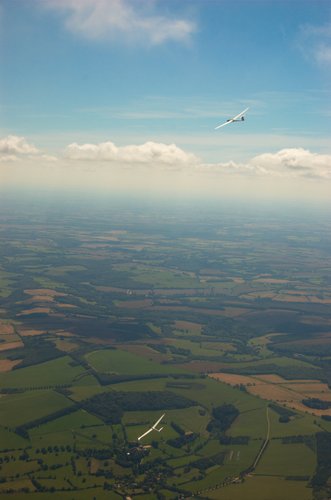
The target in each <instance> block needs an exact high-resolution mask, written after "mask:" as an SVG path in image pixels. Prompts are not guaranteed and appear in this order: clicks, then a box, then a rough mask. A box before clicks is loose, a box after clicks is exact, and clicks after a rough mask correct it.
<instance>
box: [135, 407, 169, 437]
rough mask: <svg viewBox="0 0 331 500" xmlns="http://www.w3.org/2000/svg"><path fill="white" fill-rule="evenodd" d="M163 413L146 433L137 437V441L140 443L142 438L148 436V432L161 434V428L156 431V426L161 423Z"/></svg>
mask: <svg viewBox="0 0 331 500" xmlns="http://www.w3.org/2000/svg"><path fill="white" fill-rule="evenodd" d="M164 415H165V413H163V415H162V416H161V417H160V418H159V420H157V421H156V422H155V424H153V425H152V427H151V428H150V429H148V431H146V432H144V434H142V435H141V436H139V437H138V441H140V440H141V439H142V438H143V437H145V436H147V434H149V433H150V432H152V431H157V432H161V431H162V429H163V427H161V428H160V429H157V426H158V425H159V423H160V422H161V420H162V419H163V417H164Z"/></svg>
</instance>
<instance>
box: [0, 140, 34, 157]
mask: <svg viewBox="0 0 331 500" xmlns="http://www.w3.org/2000/svg"><path fill="white" fill-rule="evenodd" d="M38 153H39V150H38V149H37V148H36V147H35V146H34V145H33V144H29V143H28V142H27V140H26V139H25V138H24V137H18V136H17V135H8V136H7V137H4V138H3V139H0V155H1V156H2V155H3V156H12V157H13V155H27V154H28V155H35V154H38ZM12 159H13V158H12Z"/></svg>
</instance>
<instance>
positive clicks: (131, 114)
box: [0, 0, 331, 189]
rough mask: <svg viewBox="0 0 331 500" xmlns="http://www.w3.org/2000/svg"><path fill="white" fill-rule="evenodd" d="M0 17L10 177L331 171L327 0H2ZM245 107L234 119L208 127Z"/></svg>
mask: <svg viewBox="0 0 331 500" xmlns="http://www.w3.org/2000/svg"><path fill="white" fill-rule="evenodd" d="M137 6H139V8H138V7H137ZM0 19H1V35H0V36H1V38H0V42H1V66H2V68H3V71H2V72H1V77H0V104H1V114H0V119H1V125H0V132H1V137H2V139H1V140H2V142H1V140H0V153H1V151H2V155H3V161H2V162H1V163H2V164H6V165H7V167H6V168H7V169H10V168H12V167H11V165H13V164H15V165H16V167H15V168H14V169H12V172H17V165H18V163H20V164H22V163H23V161H24V159H26V161H27V164H28V162H29V160H30V157H31V155H34V160H35V162H34V163H36V162H37V161H38V162H39V164H40V165H41V162H44V163H45V164H46V163H47V162H48V163H51V162H52V165H53V166H52V167H51V168H52V169H54V168H56V167H55V164H56V166H57V167H58V166H60V167H61V169H62V173H63V171H65V168H66V164H67V163H68V162H69V160H74V161H75V162H76V163H75V164H76V166H77V161H79V162H81V163H84V162H86V161H87V160H88V161H89V162H91V160H95V161H96V162H97V161H100V162H105V163H103V165H105V164H107V165H108V167H109V168H112V167H114V165H115V164H116V165H115V167H116V168H118V169H120V168H121V166H120V165H122V166H123V163H125V167H128V163H130V165H131V166H132V164H135V163H137V164H139V165H141V164H142V163H144V164H147V163H151V161H152V160H155V158H159V159H160V163H161V164H166V165H167V166H168V167H169V165H171V166H172V169H173V170H176V169H178V168H179V167H178V165H182V164H183V162H184V159H185V161H186V162H187V163H189V162H192V161H193V163H194V164H195V168H196V169H197V170H199V172H202V171H204V172H206V171H213V175H214V174H215V172H216V171H217V172H219V173H220V175H221V176H222V175H226V176H229V174H230V175H232V173H231V164H232V163H233V174H234V175H236V176H238V175H239V176H240V175H245V176H246V177H247V173H249V174H251V173H252V171H254V173H256V171H257V170H258V169H257V168H256V164H257V163H258V164H259V172H258V175H262V174H263V172H264V170H265V169H267V170H268V169H269V170H270V171H272V173H271V175H274V174H275V175H276V176H279V175H280V176H284V177H286V175H285V173H286V171H288V172H289V174H291V175H289V178H292V177H293V171H294V170H295V168H296V167H298V168H297V170H296V172H297V174H298V177H300V178H302V177H311V178H315V177H321V178H323V179H326V181H327V180H328V179H329V176H330V177H331V167H330V170H328V164H329V155H330V154H331V145H330V144H331V141H330V135H331V125H330V124H331V99H330V97H331V78H330V76H331V4H330V2H329V1H328V0H314V1H312V0H286V1H285V0H183V1H180V2H179V1H178V0H176V1H174V0H145V1H143V0H141V1H139V2H138V1H136V0H24V1H23V0H10V1H9V0H2V1H0ZM246 106H249V107H250V110H249V112H248V114H247V119H246V121H245V123H244V124H233V125H231V126H229V127H226V128H224V129H221V130H219V131H214V127H215V126H216V125H217V124H218V123H220V122H221V121H222V120H224V119H226V118H228V117H229V116H232V115H233V114H236V113H238V112H239V111H241V110H242V109H244V108H245V107H246ZM8 137H11V139H8ZM13 138H16V139H13ZM19 138H20V142H19V140H18V139H19ZM15 141H16V142H15ZM22 141H23V142H22ZM107 143H111V144H113V145H114V148H115V149H114V148H113V149H112V153H111V154H110V153H109V148H110V149H111V147H110V146H109V147H107V146H105V144H107ZM22 144H25V146H22ZM73 144H76V149H75V148H74V147H73V146H72V145H73ZM146 144H147V146H146ZM148 144H149V145H151V144H153V145H154V146H153V147H152V146H151V147H150V148H149V146H148ZM171 144H175V145H176V147H177V149H178V150H174V149H172V150H171V151H170V152H169V151H168V150H167V146H169V145H171ZM70 145H71V149H70ZM86 145H90V146H91V148H90V149H89V153H88V155H87V156H88V158H86V150H87V149H88V148H87V146H86ZM68 146H69V150H68ZM29 147H30V148H32V149H31V150H29ZM1 148H2V150H1ZM33 148H34V151H33ZM116 148H117V149H116ZM121 148H122V149H121ZM123 148H131V149H130V150H128V149H125V150H123ZM134 148H136V149H134ZM139 148H140V149H139ZM151 148H152V152H151V151H150V150H151ZM73 150H75V154H74V155H73V154H72V152H73ZM77 151H79V154H78V153H77ZM128 151H130V154H129V157H128V155H127V153H128ZM281 151H287V153H282V154H279V152H281ZM303 151H304V153H303ZM168 153H170V159H169V154H168ZM144 154H145V155H147V156H146V158H147V160H146V161H145V159H144V158H145V157H144ZM93 155H94V156H93ZM135 155H137V158H136V157H135ZM183 155H184V156H185V155H187V157H185V158H184V156H183ZM261 155H264V156H263V158H262V160H263V162H264V163H263V165H262V163H261V162H260V160H259V161H257V160H256V158H260V157H261ZM265 155H269V156H265ZM270 155H271V156H270ZM277 155H278V156H277ZM73 156H74V158H73ZM193 157H194V158H193ZM128 158H129V159H128ZM284 158H285V160H284ZM37 159H38V160H37ZM16 160H19V161H18V162H17V161H16ZM262 160H261V161H262ZM66 162H67V163H66ZM265 162H269V164H267V163H265ZM155 163H157V162H155ZM184 163H185V162H184ZM110 164H111V165H110ZM8 165H9V166H8ZM84 165H86V163H84ZM89 165H90V163H89ZM270 165H271V167H270V168H269V166H270ZM289 165H290V166H289ZM145 166H146V165H145ZM244 166H246V168H244ZM108 167H106V168H108ZM203 167H207V168H203ZM247 167H249V168H247ZM27 168H30V167H27ZM40 168H42V167H40ZM45 168H46V167H45ZM47 168H50V167H47ZM89 168H91V167H90V166H89ZM222 168H223V169H222ZM15 169H16V170H15ZM303 173H304V175H303ZM13 176H14V174H12V176H11V182H14V177H13ZM117 177H118V176H117ZM7 178H8V172H7ZM324 189H325V188H324Z"/></svg>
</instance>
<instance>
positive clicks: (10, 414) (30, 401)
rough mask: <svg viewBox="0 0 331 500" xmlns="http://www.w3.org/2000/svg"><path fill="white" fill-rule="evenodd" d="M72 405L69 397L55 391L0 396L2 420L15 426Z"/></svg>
mask: <svg viewBox="0 0 331 500" xmlns="http://www.w3.org/2000/svg"><path fill="white" fill-rule="evenodd" d="M71 405H72V403H71V402H70V401H69V400H68V399H67V398H65V397H64V396H62V395H61V394H58V393H56V392H54V391H46V390H41V391H31V392H23V393H19V394H8V395H6V396H2V397H1V398H0V420H1V422H6V423H7V425H10V426H11V427H15V426H18V425H21V424H23V423H25V422H31V421H33V420H36V419H38V418H41V417H43V416H45V415H48V414H50V413H53V412H56V411H58V410H62V409H63V408H67V407H69V406H71Z"/></svg>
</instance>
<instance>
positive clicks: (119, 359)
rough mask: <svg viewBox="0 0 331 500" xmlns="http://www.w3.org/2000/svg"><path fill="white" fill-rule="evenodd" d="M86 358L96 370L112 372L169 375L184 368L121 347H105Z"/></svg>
mask: <svg viewBox="0 0 331 500" xmlns="http://www.w3.org/2000/svg"><path fill="white" fill-rule="evenodd" d="M85 359H86V360H87V361H88V363H89V364H90V366H92V367H93V368H94V369H95V370H97V371H100V372H104V373H110V374H119V375H123V374H125V375H147V374H161V375H168V374H172V373H174V372H175V373H180V372H182V370H180V369H176V368H174V367H172V366H169V365H160V364H158V363H154V362H153V361H149V360H146V359H144V358H142V357H141V356H137V355H136V354H133V353H131V352H127V351H121V350H120V349H103V350H99V351H93V352H90V353H89V354H87V355H86V356H85Z"/></svg>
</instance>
